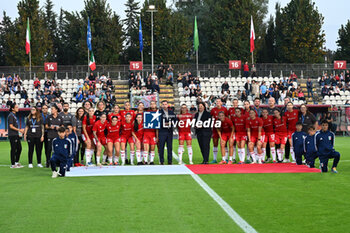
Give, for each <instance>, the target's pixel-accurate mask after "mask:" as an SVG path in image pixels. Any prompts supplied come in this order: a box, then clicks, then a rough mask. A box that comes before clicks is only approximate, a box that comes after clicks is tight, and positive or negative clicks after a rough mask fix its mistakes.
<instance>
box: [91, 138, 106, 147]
mask: <svg viewBox="0 0 350 233" xmlns="http://www.w3.org/2000/svg"><path fill="white" fill-rule="evenodd" d="M98 140H99V141H100V143H101V144H102V145H103V146H105V145H107V138H99V139H98ZM92 141H93V142H94V144H95V145H96V146H97V141H96V139H95V138H93V139H92Z"/></svg>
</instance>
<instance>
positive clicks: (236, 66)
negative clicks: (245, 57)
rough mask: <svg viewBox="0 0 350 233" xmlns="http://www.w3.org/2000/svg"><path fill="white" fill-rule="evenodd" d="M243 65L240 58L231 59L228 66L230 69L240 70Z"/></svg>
mask: <svg viewBox="0 0 350 233" xmlns="http://www.w3.org/2000/svg"><path fill="white" fill-rule="evenodd" d="M241 67H242V63H241V61H240V60H230V61H229V62H228V68H229V69H230V70H240V69H241Z"/></svg>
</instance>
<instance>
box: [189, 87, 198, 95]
mask: <svg viewBox="0 0 350 233" xmlns="http://www.w3.org/2000/svg"><path fill="white" fill-rule="evenodd" d="M192 96H195V97H197V93H196V89H195V88H194V87H192V88H190V97H192Z"/></svg>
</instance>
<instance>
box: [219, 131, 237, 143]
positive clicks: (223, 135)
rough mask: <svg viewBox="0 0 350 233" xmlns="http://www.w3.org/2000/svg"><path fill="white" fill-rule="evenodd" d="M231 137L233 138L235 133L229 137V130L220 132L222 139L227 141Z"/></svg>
mask: <svg viewBox="0 0 350 233" xmlns="http://www.w3.org/2000/svg"><path fill="white" fill-rule="evenodd" d="M230 138H231V139H233V140H234V139H235V135H234V134H233V135H232V137H231V132H229V133H222V134H221V140H224V141H225V142H227V141H229V140H230Z"/></svg>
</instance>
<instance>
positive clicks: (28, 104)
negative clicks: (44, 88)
mask: <svg viewBox="0 0 350 233" xmlns="http://www.w3.org/2000/svg"><path fill="white" fill-rule="evenodd" d="M23 105H24V107H25V108H30V100H29V99H28V98H27V99H26V100H25V101H24V104H23Z"/></svg>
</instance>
